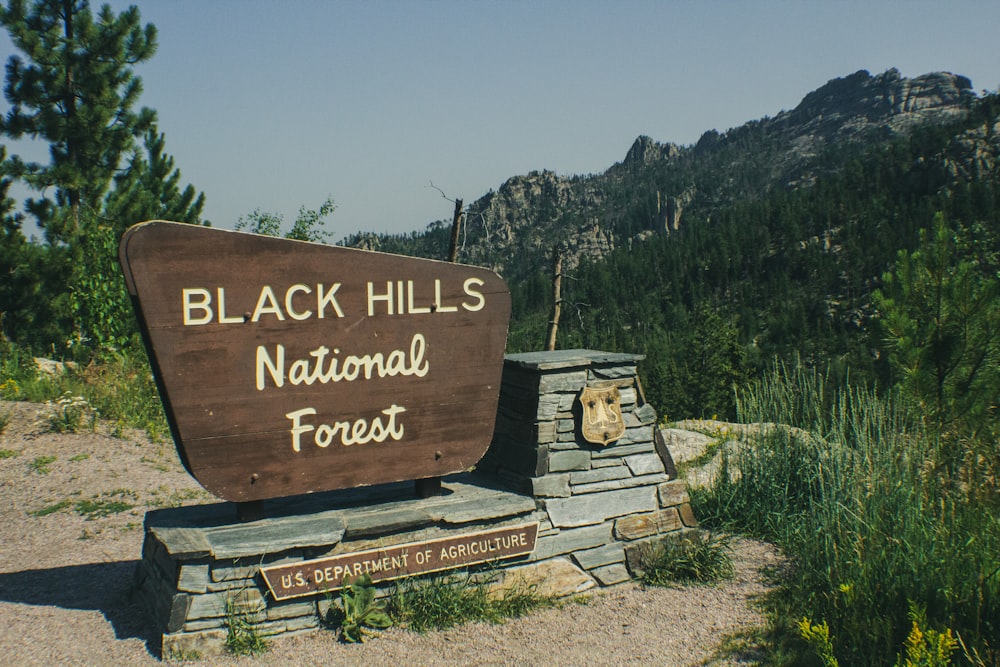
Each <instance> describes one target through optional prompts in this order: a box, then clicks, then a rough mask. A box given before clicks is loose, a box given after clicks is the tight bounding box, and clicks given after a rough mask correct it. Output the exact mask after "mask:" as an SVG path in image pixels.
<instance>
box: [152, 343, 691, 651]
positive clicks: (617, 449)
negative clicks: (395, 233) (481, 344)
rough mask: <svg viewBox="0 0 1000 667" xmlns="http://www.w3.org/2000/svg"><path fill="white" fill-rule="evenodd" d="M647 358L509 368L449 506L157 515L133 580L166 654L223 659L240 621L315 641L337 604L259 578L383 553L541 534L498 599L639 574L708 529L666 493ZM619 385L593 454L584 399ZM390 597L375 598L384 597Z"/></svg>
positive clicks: (320, 498)
mask: <svg viewBox="0 0 1000 667" xmlns="http://www.w3.org/2000/svg"><path fill="white" fill-rule="evenodd" d="M640 359H641V357H639V356H637V355H626V354H611V353H604V352H594V351H590V350H568V351H559V352H551V353H529V354H525V355H510V356H508V358H507V360H506V363H505V367H504V376H503V382H502V385H501V390H500V407H499V411H498V415H497V423H496V428H495V431H494V437H493V443H492V444H491V446H490V449H489V452H488V453H487V455H486V456H485V457H484V459H483V461H481V462H480V464H479V466H478V467H477V470H478V471H479V473H477V474H476V475H472V474H463V475H457V476H453V477H449V478H445V480H444V482H443V484H442V494H441V495H438V496H431V497H428V498H415V497H414V486H413V483H412V482H409V483H400V484H390V485H384V486H378V487H368V488H362V489H353V490H348V491H336V492H331V493H323V494H316V495H313V496H299V497H296V498H289V499H282V500H273V501H268V502H267V505H266V508H265V512H266V515H267V518H263V519H259V520H256V521H250V522H245V523H238V522H237V520H236V517H237V508H236V506H235V505H234V504H232V503H219V504H215V505H205V506H198V507H181V508H176V509H166V510H156V511H153V512H149V513H148V514H147V515H146V523H145V542H144V544H143V554H142V561H141V563H140V565H139V567H138V568H137V570H136V581H137V588H138V590H139V591H140V594H141V597H142V599H143V600H144V602H145V604H146V606H147V608H148V609H149V611H150V614H151V615H152V617H153V619H154V622H155V624H156V628H157V630H158V631H159V632H161V633H162V638H163V654H164V656H171V655H177V656H185V655H192V654H193V653H195V652H197V653H199V654H201V655H209V654H211V653H215V652H220V651H221V650H222V649H223V646H224V643H225V640H226V635H227V618H228V617H232V615H233V614H234V613H242V614H246V615H247V617H248V618H249V620H250V621H252V622H253V623H255V624H256V625H257V629H258V630H259V631H260V632H261V633H262V634H265V635H272V636H273V635H288V634H296V633H301V632H312V631H315V630H316V629H318V628H319V627H320V619H321V618H322V617H323V614H324V613H325V611H326V610H327V609H328V607H329V600H328V599H327V597H326V596H324V595H315V596H312V597H301V598H294V599H289V600H285V601H280V602H279V601H276V600H274V599H273V597H272V596H271V594H270V591H269V589H268V587H267V584H266V583H265V582H264V580H263V575H262V574H261V568H262V567H268V566H272V565H284V564H294V563H297V562H301V561H304V560H311V559H314V558H325V557H330V556H335V555H338V554H345V553H355V552H362V551H366V550H369V549H374V548H377V547H390V546H393V545H400V544H409V543H413V542H425V541H428V540H435V539H438V538H446V537H457V536H461V535H464V534H467V533H475V532H477V531H483V530H486V529H493V528H500V527H503V526H513V525H520V524H526V523H533V522H537V523H538V535H537V540H536V542H535V548H534V551H533V552H532V553H531V554H530V555H528V556H522V557H517V558H513V559H510V560H505V561H502V562H500V564H499V566H497V564H495V563H494V564H491V567H498V569H497V570H495V571H491V582H492V583H491V585H493V586H514V585H525V584H526V585H535V586H537V589H538V590H539V591H540V592H541V593H543V594H545V595H553V596H566V595H573V594H576V593H580V592H582V591H586V590H588V589H591V588H597V587H602V586H614V585H616V584H620V583H622V582H625V581H629V580H630V579H632V578H634V577H636V576H638V575H639V573H640V571H639V570H640V568H641V565H642V556H643V554H644V553H645V552H646V551H647V549H648V547H649V546H650V545H652V544H653V543H655V542H658V541H660V540H662V539H663V538H664V537H665V536H667V535H671V534H673V535H677V534H680V533H681V532H682V531H685V530H688V529H690V528H693V527H695V526H697V521H696V519H695V517H694V514H693V513H692V511H691V506H690V504H689V499H688V494H687V487H686V484H685V482H683V481H680V480H675V479H671V474H670V473H671V471H672V468H673V465H672V460H670V454H669V452H667V451H666V448H665V447H664V448H663V452H660V451H658V449H657V447H656V446H655V443H654V441H653V431H654V429H655V428H656V413H655V411H654V410H653V409H652V407H651V406H650V405H648V404H646V403H645V400H644V399H643V397H642V389H641V384H640V383H639V382H638V377H637V376H636V365H635V364H636V362H637V361H638V360H640ZM608 383H612V384H613V385H614V386H616V387H618V388H619V390H620V396H621V410H622V415H623V418H624V422H625V426H626V427H627V428H626V430H625V433H624V435H623V437H621V438H620V440H619V441H617V442H614V443H611V444H609V445H608V446H596V445H594V444H592V443H589V442H586V441H584V440H583V439H582V438H581V435H580V427H579V419H580V416H579V414H578V412H579V410H578V406H577V404H578V402H579V396H580V392H581V391H582V389H583V388H584V387H585V386H591V385H601V386H607V385H608ZM500 485H502V486H500ZM331 507H333V508H337V509H329V508H331ZM391 585H392V584H391V583H382V584H379V585H378V586H379V589H380V591H381V592H382V594H385V592H386V590H387V589H388V588H389V587H390V586H391Z"/></svg>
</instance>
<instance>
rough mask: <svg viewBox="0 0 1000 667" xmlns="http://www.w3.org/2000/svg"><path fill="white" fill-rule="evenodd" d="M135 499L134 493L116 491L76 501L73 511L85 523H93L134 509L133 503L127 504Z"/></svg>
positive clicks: (122, 490) (124, 490) (123, 490)
mask: <svg viewBox="0 0 1000 667" xmlns="http://www.w3.org/2000/svg"><path fill="white" fill-rule="evenodd" d="M135 499H136V493H135V491H129V490H128V489H116V490H114V491H111V492H110V493H105V494H102V495H100V496H95V497H94V498H91V499H85V500H78V501H77V502H76V503H75V504H74V506H73V509H74V510H76V513H77V514H79V515H80V516H82V517H84V518H85V519H86V520H87V521H93V520H94V519H97V518H99V517H105V516H111V515H112V514H120V513H122V512H126V511H128V510H130V509H132V508H133V507H135V503H133V502H129V500H135Z"/></svg>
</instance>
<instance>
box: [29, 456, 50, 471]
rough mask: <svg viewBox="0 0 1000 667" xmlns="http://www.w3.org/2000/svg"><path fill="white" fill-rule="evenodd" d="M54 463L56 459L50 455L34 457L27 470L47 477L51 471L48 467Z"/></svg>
mask: <svg viewBox="0 0 1000 667" xmlns="http://www.w3.org/2000/svg"><path fill="white" fill-rule="evenodd" d="M55 462H56V457H55V456H51V455H45V456H36V457H35V458H34V459H32V461H31V463H29V464H28V468H30V469H31V470H33V471H35V472H37V473H38V474H39V475H48V474H49V473H50V472H51V470H50V469H49V466H50V465H52V464H53V463H55Z"/></svg>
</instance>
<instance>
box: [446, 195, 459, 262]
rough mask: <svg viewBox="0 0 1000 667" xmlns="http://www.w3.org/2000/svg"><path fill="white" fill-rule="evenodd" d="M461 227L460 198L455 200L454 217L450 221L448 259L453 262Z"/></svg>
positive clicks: (456, 257) (456, 252)
mask: <svg viewBox="0 0 1000 667" xmlns="http://www.w3.org/2000/svg"><path fill="white" fill-rule="evenodd" d="M461 229H462V200H461V199H456V200H455V217H454V218H453V219H452V221H451V246H450V247H449V248H448V261H449V262H452V263H454V262H455V261H456V260H457V259H458V234H459V232H460V231H461Z"/></svg>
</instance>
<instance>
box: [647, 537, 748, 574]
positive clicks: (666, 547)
mask: <svg viewBox="0 0 1000 667" xmlns="http://www.w3.org/2000/svg"><path fill="white" fill-rule="evenodd" d="M642 569H643V574H642V577H641V578H640V579H641V581H642V582H643V583H644V584H647V585H649V586H671V585H674V584H677V583H694V584H711V583H716V582H718V581H721V580H723V579H730V578H732V576H733V560H732V558H731V556H730V548H729V543H728V539H727V538H726V537H721V536H719V535H713V534H711V533H708V532H701V531H697V532H691V533H688V534H686V535H684V536H682V537H678V538H674V537H669V538H667V539H664V540H663V541H661V542H660V543H659V544H658V545H657V546H656V547H654V548H652V549H650V550H649V551H648V552H647V554H646V556H645V557H644V558H643V559H642Z"/></svg>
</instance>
